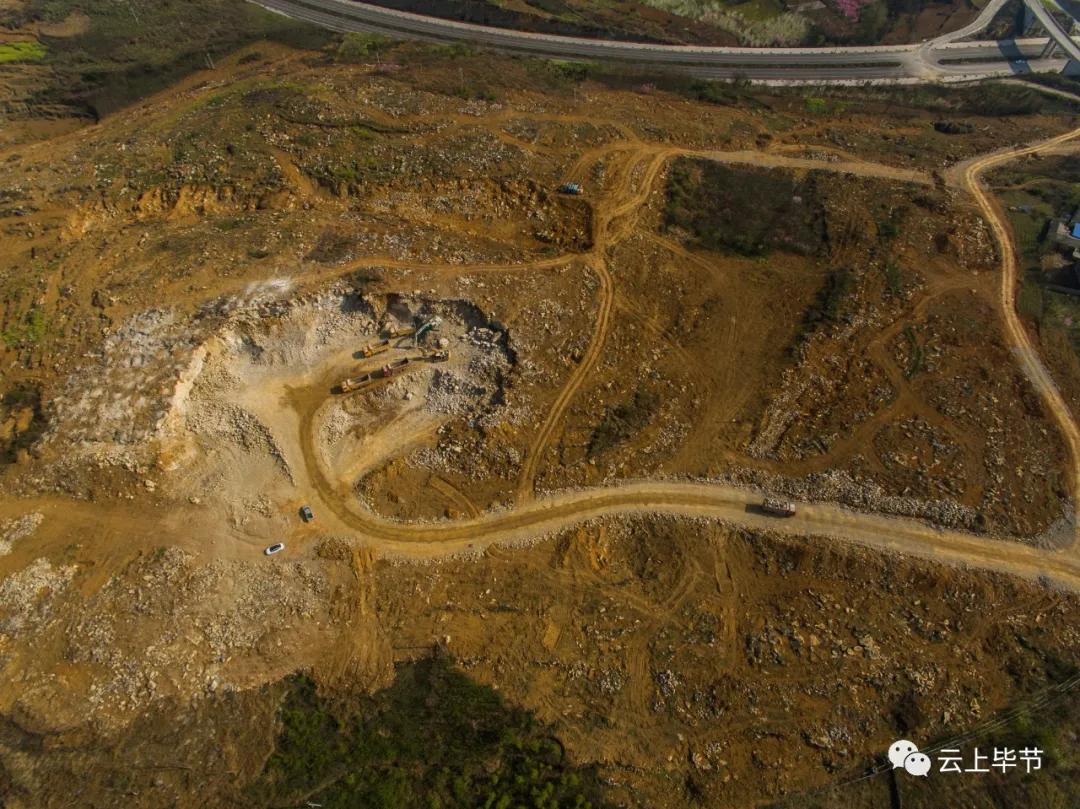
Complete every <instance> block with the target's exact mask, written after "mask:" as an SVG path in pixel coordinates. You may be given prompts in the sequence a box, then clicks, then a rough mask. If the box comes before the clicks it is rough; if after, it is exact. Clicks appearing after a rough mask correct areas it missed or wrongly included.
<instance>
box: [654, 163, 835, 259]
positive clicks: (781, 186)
mask: <svg viewBox="0 0 1080 809" xmlns="http://www.w3.org/2000/svg"><path fill="white" fill-rule="evenodd" d="M665 227H666V228H667V229H668V230H671V229H674V228H678V229H681V230H683V231H686V232H687V233H689V234H690V235H691V236H692V238H693V240H694V242H695V243H697V244H698V245H700V246H701V247H704V248H706V249H709V250H719V251H729V252H733V253H738V254H740V255H744V256H763V255H768V254H769V253H770V252H772V251H773V250H785V251H788V252H793V253H798V254H802V255H817V254H819V253H820V252H821V251H822V250H823V248H824V246H825V241H826V227H825V211H824V207H823V206H822V204H821V200H820V195H819V193H818V191H817V181H816V177H815V175H814V174H813V173H810V174H809V175H808V176H807V177H806V179H805V180H801V181H796V180H795V179H794V177H793V176H792V175H791V174H788V173H786V172H783V171H768V170H759V169H745V168H738V169H736V168H732V167H729V166H725V165H723V164H720V163H714V162H711V161H696V160H689V159H683V160H679V161H677V162H676V163H675V164H674V166H673V167H672V170H671V175H670V177H669V180H668V199H667V209H666V212H665Z"/></svg>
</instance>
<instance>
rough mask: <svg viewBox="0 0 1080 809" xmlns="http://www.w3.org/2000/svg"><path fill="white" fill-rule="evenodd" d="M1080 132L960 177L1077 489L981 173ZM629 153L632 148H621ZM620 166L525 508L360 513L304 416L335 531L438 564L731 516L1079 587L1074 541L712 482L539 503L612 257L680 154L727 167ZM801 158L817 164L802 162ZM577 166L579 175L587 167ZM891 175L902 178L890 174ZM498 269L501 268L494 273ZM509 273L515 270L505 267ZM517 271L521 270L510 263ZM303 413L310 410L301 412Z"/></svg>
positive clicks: (607, 293) (601, 325)
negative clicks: (582, 532)
mask: <svg viewBox="0 0 1080 809" xmlns="http://www.w3.org/2000/svg"><path fill="white" fill-rule="evenodd" d="M1077 137H1080V129H1077V130H1074V131H1072V132H1068V133H1066V134H1064V135H1060V136H1058V137H1055V138H1051V139H1049V140H1046V141H1042V142H1039V143H1036V144H1033V145H1030V146H1027V147H1021V148H1013V149H1010V150H1007V151H1002V152H995V153H994V154H992V155H988V156H986V157H983V158H979V159H976V160H974V161H972V162H971V163H970V164H969V165H967V166H966V168H964V169H963V173H962V184H963V186H964V187H965V188H966V189H967V190H968V192H969V193H971V194H972V196H973V198H974V200H975V202H976V203H977V204H978V206H979V208H980V209H981V210H982V212H983V214H984V215H985V216H986V218H987V219H988V220H989V222H990V224H991V227H992V232H993V233H994V236H995V239H996V240H997V242H998V245H999V253H1000V255H1001V262H1002V277H1001V296H1000V303H1001V306H1002V309H1003V316H1004V320H1005V327H1006V335H1007V337H1008V339H1009V341H1010V342H1011V343H1012V345H1013V347H1014V351H1015V353H1016V354H1017V357H1018V359H1019V360H1020V363H1021V366H1022V368H1023V370H1024V372H1025V373H1026V374H1027V376H1028V377H1029V379H1030V380H1031V382H1032V384H1033V385H1034V386H1035V389H1036V391H1037V392H1038V394H1039V395H1040V396H1041V398H1042V399H1043V401H1044V402H1045V403H1046V406H1047V407H1048V408H1049V409H1050V411H1051V412H1052V413H1053V414H1054V418H1055V420H1056V421H1057V424H1058V426H1059V428H1060V429H1061V431H1062V434H1063V435H1064V436H1065V439H1066V445H1067V449H1068V453H1069V467H1070V477H1071V479H1072V484H1073V489H1074V491H1075V488H1076V485H1077V482H1078V481H1080V475H1078V474H1077V470H1078V461H1080V458H1078V456H1080V439H1078V436H1080V431H1078V430H1077V426H1076V423H1075V420H1074V419H1073V416H1072V414H1071V413H1070V411H1069V410H1068V408H1067V407H1066V405H1065V403H1064V401H1063V400H1062V398H1061V395H1060V393H1059V392H1058V390H1057V387H1056V385H1055V384H1054V382H1053V380H1052V379H1051V377H1050V375H1049V373H1048V372H1047V371H1046V369H1045V367H1044V366H1043V364H1042V362H1041V360H1040V359H1039V358H1038V355H1037V354H1036V352H1035V350H1034V348H1033V347H1032V345H1031V342H1030V339H1029V337H1028V335H1027V333H1026V331H1025V330H1024V328H1023V325H1022V324H1021V323H1020V320H1019V318H1018V316H1017V314H1016V312H1015V294H1014V290H1015V284H1016V268H1017V261H1016V255H1015V251H1014V247H1013V245H1012V242H1011V239H1010V236H1009V232H1008V229H1007V226H1006V224H1005V222H1004V220H1003V218H1002V214H1001V212H1000V211H999V210H998V208H997V207H996V206H995V205H994V204H993V203H992V201H991V199H990V197H989V196H988V194H987V193H986V192H985V191H984V190H983V189H982V188H981V186H980V184H979V179H980V177H981V175H982V174H983V172H985V171H987V170H988V169H990V168H993V167H996V166H998V165H1000V164H1002V163H1004V162H1006V161H1009V160H1013V159H1016V158H1017V157H1021V156H1024V155H1028V154H1034V153H1036V152H1041V151H1044V150H1050V149H1054V148H1055V147H1059V146H1060V145H1061V144H1063V143H1065V142H1067V141H1070V140H1073V139H1075V138H1077ZM618 148H619V149H620V150H622V151H623V152H626V151H627V149H626V145H625V144H623V145H620V146H619V147H618ZM628 151H629V153H628V154H627V156H626V157H627V159H626V161H625V162H624V163H623V164H622V166H621V168H620V172H621V173H620V176H619V178H618V180H617V182H616V184H615V189H616V190H615V191H614V192H613V193H612V194H611V195H610V196H611V197H612V199H611V200H610V203H611V207H610V209H608V210H606V211H601V212H600V213H599V214H598V215H597V217H596V226H595V233H594V237H595V242H594V248H593V251H592V253H591V254H590V256H589V262H590V266H591V267H592V268H593V270H594V271H595V272H596V273H597V275H598V276H599V278H600V288H599V298H600V300H599V302H598V306H597V314H596V319H595V326H594V330H593V335H592V337H591V339H590V342H589V346H588V349H587V350H586V352H585V354H584V356H583V358H582V360H581V362H580V363H579V364H578V366H577V367H576V368H575V369H574V371H573V373H572V374H571V375H570V378H569V379H568V380H567V382H566V383H565V385H564V387H563V388H562V390H561V391H560V394H559V396H558V397H557V398H556V400H555V403H554V404H553V406H552V407H551V409H550V411H549V413H548V416H547V418H546V419H545V421H544V423H543V425H542V426H541V428H540V430H539V431H538V433H537V435H536V437H535V439H534V440H533V442H532V445H531V448H530V450H529V453H528V456H527V459H526V463H525V464H524V467H523V471H522V475H521V478H520V479H519V484H518V502H517V505H516V507H514V508H513V509H511V510H508V511H503V512H496V513H489V514H487V515H484V516H479V517H473V518H470V519H467V520H461V521H457V522H452V523H435V524H419V523H412V524H408V523H401V522H394V521H391V520H387V519H383V518H381V517H379V516H377V515H375V514H373V513H370V512H367V511H364V510H362V509H361V508H360V507H359V505H358V504H356V502H355V500H354V498H353V497H352V496H351V489H350V481H345V480H342V481H336V482H332V481H331V480H329V479H328V477H327V475H326V473H325V471H324V470H323V469H322V468H321V465H320V463H319V461H318V454H317V453H316V452H315V450H314V448H313V446H312V443H311V436H312V434H313V430H312V424H311V418H310V417H311V414H310V413H309V414H306V417H302V418H301V430H300V433H301V436H300V440H301V445H302V448H303V455H304V461H305V465H306V467H307V468H306V470H305V471H306V473H307V477H308V480H307V483H308V484H310V486H311V489H312V490H313V493H314V494H317V499H315V500H314V501H313V502H315V503H316V504H317V507H318V508H320V509H322V510H323V512H324V513H325V514H326V516H327V522H328V523H329V524H330V525H331V527H338V528H343V529H346V530H350V531H352V532H356V533H358V534H359V535H360V536H361V537H362V538H363V539H365V540H367V541H369V542H370V543H371V544H372V545H374V546H376V547H378V548H380V549H383V550H385V551H388V552H390V553H393V554H395V555H401V556H406V557H411V558H432V557H438V556H445V555H447V554H454V553H468V552H476V551H479V550H481V549H483V548H485V547H487V546H489V545H492V544H496V543H513V542H516V541H526V540H529V539H533V538H536V537H538V536H542V535H545V534H550V533H554V532H556V531H558V530H560V529H563V528H565V527H567V526H570V525H572V524H574V523H579V522H581V521H584V520H589V519H594V518H597V517H601V516H607V515H615V514H642V513H667V514H673V515H680V516H684V517H697V518H708V519H717V520H722V521H724V522H727V523H731V524H735V525H741V526H745V527H748V528H752V529H755V530H776V531H782V532H784V533H786V534H794V535H803V536H811V537H812V536H827V537H834V538H838V539H842V540H845V541H852V542H856V543H859V544H863V545H867V546H870V547H873V548H877V549H881V550H887V551H892V552H899V553H905V554H911V555H915V556H920V557H924V558H929V559H933V560H935V561H938V562H942V563H946V564H953V565H961V566H970V567H975V568H981V569H987V570H994V571H999V572H1004V573H1009V574H1012V575H1016V576H1021V577H1024V578H1029V579H1031V578H1039V577H1048V578H1049V579H1051V580H1053V581H1054V582H1056V583H1057V584H1058V585H1059V586H1062V587H1066V588H1068V589H1071V590H1076V591H1080V554H1078V552H1077V545H1076V542H1075V540H1074V542H1073V543H1072V546H1071V548H1070V549H1069V550H1066V551H1058V552H1054V551H1046V550H1040V549H1036V548H1033V547H1030V546H1027V545H1022V544H1019V543H1015V542H1009V541H1002V540H999V539H992V538H985V537H978V536H975V535H972V534H967V533H964V532H960V531H946V530H942V529H937V528H934V527H932V526H929V525H927V524H925V523H921V522H917V521H914V520H908V519H902V518H896V517H886V516H881V515H873V514H865V513H857V512H854V511H851V510H849V509H846V508H843V507H840V506H838V505H835V504H827V503H813V504H805V505H801V506H800V508H799V513H798V514H797V515H796V516H795V517H793V518H790V519H786V520H778V519H776V518H770V517H767V516H765V515H763V514H761V513H760V512H758V511H757V510H756V509H755V508H754V505H755V504H756V503H757V502H759V500H760V495H759V494H757V493H756V492H752V491H748V490H745V489H739V488H736V487H732V486H727V485H723V484H719V483H712V482H671V481H636V482H628V483H623V484H619V485H614V486H610V487H605V488H598V489H590V490H581V491H567V492H562V493H559V494H556V495H553V496H549V497H545V498H542V499H539V500H534V499H533V479H534V476H535V474H536V470H537V467H538V466H539V463H540V461H541V459H542V456H543V453H544V450H545V448H546V447H547V445H548V442H549V441H550V439H551V437H552V435H553V434H554V432H555V427H556V425H557V424H558V422H559V421H560V420H561V419H562V417H563V415H564V414H565V412H566V410H567V408H568V407H569V405H570V403H571V402H572V400H573V397H574V395H575V394H576V392H577V391H578V389H579V388H580V386H581V384H582V382H583V380H584V379H585V377H586V376H587V374H588V372H589V370H590V369H591V367H592V365H593V363H594V362H595V361H596V359H597V358H598V357H599V356H600V355H601V353H602V348H603V343H604V339H605V337H606V334H607V328H608V323H609V321H610V313H611V306H612V301H613V299H614V295H615V288H614V282H613V279H612V278H611V275H610V273H609V272H608V270H607V267H606V258H607V253H608V251H609V249H610V247H611V246H612V244H614V243H615V241H616V240H617V239H619V238H621V237H622V236H623V235H624V234H625V233H627V232H629V230H630V228H631V227H632V224H633V215H634V214H635V213H636V212H638V211H639V210H640V209H641V207H642V206H643V205H644V204H645V202H646V200H647V199H648V197H649V195H650V193H651V191H652V189H653V186H654V184H655V182H656V180H657V178H658V177H660V176H661V174H662V169H663V167H664V165H666V163H667V161H668V160H669V159H671V158H672V157H675V156H677V155H681V154H691V155H696V156H707V157H709V158H710V159H716V160H724V159H725V155H723V154H718V153H695V152H692V151H687V150H681V149H676V148H662V147H656V146H650V145H647V144H640V145H636V146H635V147H634V148H631V149H629V150H628ZM760 158H761V159H760V161H758V160H754V159H753V158H752V156H750V155H747V154H744V153H739V154H738V155H737V156H736V157H735V158H734V160H735V161H736V162H747V163H757V162H760V163H761V164H762V165H775V164H776V163H777V162H780V163H785V162H786V160H779V161H777V160H776V159H775V156H770V155H761V156H760ZM798 162H799V164H800V167H803V166H802V164H803V163H807V162H809V163H814V162H815V161H802V160H799V161H798ZM814 167H816V168H823V169H826V170H830V169H831V170H838V171H843V172H851V173H856V174H860V173H864V171H865V173H866V174H868V175H869V176H878V177H880V176H889V175H890V174H892V172H891V171H890V170H887V169H884V168H883V167H880V166H873V165H869V164H868V165H863V164H861V163H854V162H844V163H839V164H837V163H833V164H830V163H822V162H819V163H816V164H815V166H814ZM578 168H581V167H580V166H579V167H578ZM893 179H901V178H899V177H896V176H895V175H893ZM902 179H904V180H906V181H908V182H925V181H926V180H925V178H924V177H921V176H914V175H912V176H905V177H903V178H902ZM492 269H495V268H492ZM506 269H507V270H509V269H511V268H510V267H507V268H506ZM513 269H515V270H520V269H522V268H521V267H515V268H513ZM302 415H303V414H302Z"/></svg>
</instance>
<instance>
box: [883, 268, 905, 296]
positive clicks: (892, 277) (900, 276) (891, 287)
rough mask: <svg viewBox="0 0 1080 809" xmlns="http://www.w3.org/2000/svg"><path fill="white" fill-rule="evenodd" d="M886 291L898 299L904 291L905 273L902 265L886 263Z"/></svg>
mask: <svg viewBox="0 0 1080 809" xmlns="http://www.w3.org/2000/svg"><path fill="white" fill-rule="evenodd" d="M885 289H887V290H888V291H889V294H890V295H892V296H894V297H896V296H898V295H900V293H901V292H903V291H904V273H903V270H901V269H900V265H899V264H897V263H896V262H895V261H892V260H890V261H886V262H885Z"/></svg>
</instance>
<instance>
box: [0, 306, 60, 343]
mask: <svg viewBox="0 0 1080 809" xmlns="http://www.w3.org/2000/svg"><path fill="white" fill-rule="evenodd" d="M48 330H49V323H48V319H47V318H46V317H45V313H44V312H43V311H42V310H41V309H39V308H37V307H34V308H33V309H31V310H30V311H29V312H28V313H27V314H26V316H25V317H24V318H23V319H22V320H21V321H20V322H18V323H16V324H14V325H12V326H9V327H8V328H6V329H4V331H3V332H0V340H3V342H4V345H5V346H7V347H8V348H30V347H33V346H36V345H38V344H40V343H41V341H42V340H44V339H45V336H46V334H48Z"/></svg>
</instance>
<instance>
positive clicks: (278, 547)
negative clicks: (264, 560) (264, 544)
mask: <svg viewBox="0 0 1080 809" xmlns="http://www.w3.org/2000/svg"><path fill="white" fill-rule="evenodd" d="M283 550H285V543H284V542H276V543H274V544H273V545H271V546H270V547H269V548H267V549H266V550H265V551H263V553H265V554H266V555H267V556H273V555H274V554H275V553H281V552H282V551H283Z"/></svg>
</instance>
